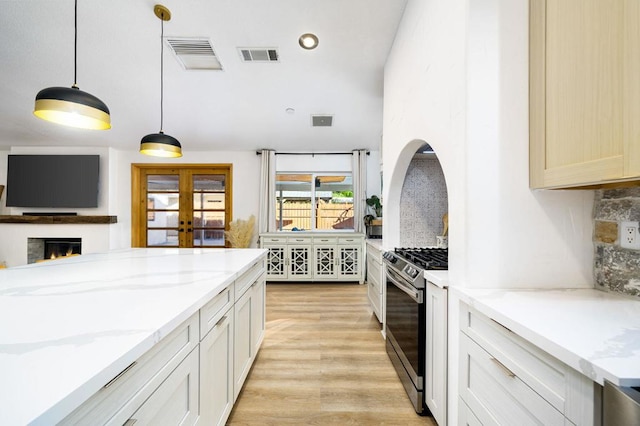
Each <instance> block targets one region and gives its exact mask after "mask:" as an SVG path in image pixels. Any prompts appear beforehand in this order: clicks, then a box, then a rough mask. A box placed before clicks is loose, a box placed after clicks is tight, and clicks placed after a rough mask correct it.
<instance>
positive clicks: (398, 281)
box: [387, 268, 422, 303]
mask: <svg viewBox="0 0 640 426" xmlns="http://www.w3.org/2000/svg"><path fill="white" fill-rule="evenodd" d="M396 277H397V278H396ZM387 278H388V279H389V280H391V282H392V283H393V285H395V286H396V287H398V288H399V289H400V290H402V291H403V292H405V293H406V294H408V295H409V296H410V297H411V298H412V299H413V300H414V301H416V302H417V303H422V294H421V293H420V292H419V291H418V290H416V289H414V288H413V287H411V286H410V285H407V284H404V283H403V281H402V278H400V277H399V276H398V273H397V272H395V271H394V270H393V269H391V268H387Z"/></svg>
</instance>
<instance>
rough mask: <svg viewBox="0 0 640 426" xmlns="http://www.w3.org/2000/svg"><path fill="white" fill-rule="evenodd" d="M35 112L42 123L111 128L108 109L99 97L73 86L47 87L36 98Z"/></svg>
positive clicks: (87, 127)
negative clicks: (45, 121) (43, 121)
mask: <svg viewBox="0 0 640 426" xmlns="http://www.w3.org/2000/svg"><path fill="white" fill-rule="evenodd" d="M33 113H34V114H35V115H36V116H37V117H39V118H42V119H43V120H47V121H52V122H55V123H58V124H63V125H65V126H72V127H78V128H81V129H97V130H106V129H110V128H111V116H110V113H109V108H108V107H107V105H105V103H104V102H102V101H101V100H100V99H98V98H97V97H95V96H93V95H92V94H90V93H87V92H84V91H82V90H80V89H79V88H78V87H77V86H73V87H48V88H46V89H42V90H41V91H39V92H38V94H37V95H36V103H35V109H34V111H33Z"/></svg>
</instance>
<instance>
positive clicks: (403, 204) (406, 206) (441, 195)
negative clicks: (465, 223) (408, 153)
mask: <svg viewBox="0 0 640 426" xmlns="http://www.w3.org/2000/svg"><path fill="white" fill-rule="evenodd" d="M448 205H449V204H448V198H447V184H446V182H445V179H444V174H443V173H442V167H441V166H440V162H439V161H438V159H437V158H436V157H426V156H420V155H417V156H416V157H414V158H413V159H412V160H411V163H410V164H409V168H408V169H407V174H406V176H405V178H404V185H403V186H402V194H401V196H400V246H401V247H426V246H435V245H436V236H437V235H441V234H442V230H443V229H442V228H443V225H442V215H444V214H445V213H446V212H447V210H448Z"/></svg>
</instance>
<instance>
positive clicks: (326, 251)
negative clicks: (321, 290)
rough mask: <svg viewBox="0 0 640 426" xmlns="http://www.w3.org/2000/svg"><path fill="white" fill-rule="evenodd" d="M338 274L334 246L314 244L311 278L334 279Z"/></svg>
mask: <svg viewBox="0 0 640 426" xmlns="http://www.w3.org/2000/svg"><path fill="white" fill-rule="evenodd" d="M337 276H338V268H337V265H336V246H335V245H326V244H316V245H314V246H313V278H314V279H320V280H321V279H335V278H336V277H337Z"/></svg>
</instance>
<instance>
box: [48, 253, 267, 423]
mask: <svg viewBox="0 0 640 426" xmlns="http://www.w3.org/2000/svg"><path fill="white" fill-rule="evenodd" d="M265 265H266V258H264V257H263V258H261V259H260V260H258V261H256V262H254V263H253V264H252V265H250V266H249V267H248V268H246V270H245V272H244V273H243V274H242V275H241V276H239V277H238V278H237V279H236V280H235V281H233V282H231V283H229V285H227V286H226V287H225V288H223V289H222V290H220V291H219V292H218V293H217V294H216V295H215V296H214V297H212V298H211V300H209V301H208V302H207V303H206V304H205V305H204V306H202V307H201V308H200V310H199V312H197V313H195V314H194V315H192V316H191V317H190V318H189V319H188V320H187V321H185V322H184V323H182V324H181V325H180V326H178V327H177V328H176V329H175V330H174V331H172V332H171V333H170V334H169V335H167V336H166V337H165V338H163V339H162V340H161V341H160V342H159V343H157V344H156V345H155V346H154V347H152V348H151V349H150V350H149V351H147V353H145V354H144V355H143V356H141V357H140V358H139V359H138V360H136V361H135V362H134V363H132V364H131V365H129V366H128V367H126V368H125V369H124V370H123V371H122V372H121V373H120V374H118V375H116V376H115V377H114V378H113V380H111V381H110V382H108V383H107V384H105V386H104V387H103V388H102V389H100V390H99V391H98V392H97V393H96V394H95V395H93V396H92V397H91V398H89V399H88V400H87V401H85V402H84V403H83V404H82V405H81V406H80V407H78V408H77V409H76V410H75V411H73V412H72V413H71V414H70V415H69V416H67V417H66V418H65V419H63V420H62V421H61V422H60V424H62V425H92V426H93V425H118V426H120V425H123V424H127V425H131V424H133V423H135V424H136V426H137V425H145V424H149V425H178V424H180V425H185V426H186V425H193V424H196V423H197V424H202V425H207V426H209V425H224V424H225V422H226V421H227V418H228V417H229V414H230V413H231V410H232V408H233V403H234V402H235V399H236V398H237V395H238V394H239V393H240V390H241V389H242V386H243V384H244V382H245V380H246V377H247V374H248V373H249V370H250V369H251V365H252V364H253V362H254V360H255V357H256V354H257V352H258V349H259V348H260V345H261V343H262V339H263V337H264V331H265V306H264V303H265Z"/></svg>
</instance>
